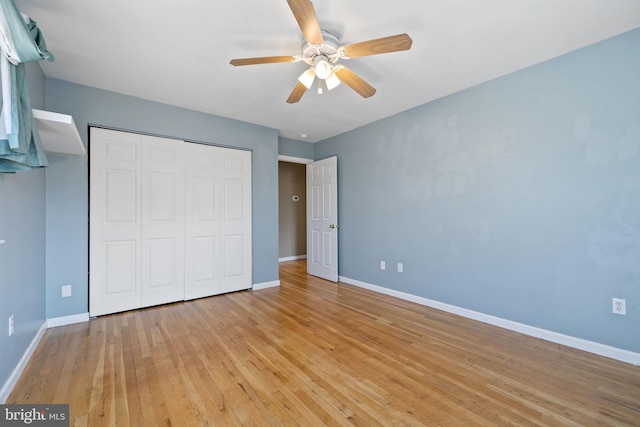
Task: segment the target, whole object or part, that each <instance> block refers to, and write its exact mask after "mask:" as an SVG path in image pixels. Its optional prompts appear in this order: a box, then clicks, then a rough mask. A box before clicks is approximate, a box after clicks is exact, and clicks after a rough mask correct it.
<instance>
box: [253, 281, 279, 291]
mask: <svg viewBox="0 0 640 427" xmlns="http://www.w3.org/2000/svg"><path fill="white" fill-rule="evenodd" d="M276 286H280V280H273V281H271V282H262V283H255V284H254V285H253V287H252V288H251V289H252V290H254V291H259V290H261V289H267V288H274V287H276Z"/></svg>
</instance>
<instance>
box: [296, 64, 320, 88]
mask: <svg viewBox="0 0 640 427" xmlns="http://www.w3.org/2000/svg"><path fill="white" fill-rule="evenodd" d="M315 78H316V72H315V70H314V69H313V68H312V67H309V68H308V69H307V70H306V71H305V72H304V73H302V74H301V75H300V77H298V81H299V82H300V83H302V84H303V85H304V86H305V87H306V88H307V89H309V88H311V85H312V84H313V79H315Z"/></svg>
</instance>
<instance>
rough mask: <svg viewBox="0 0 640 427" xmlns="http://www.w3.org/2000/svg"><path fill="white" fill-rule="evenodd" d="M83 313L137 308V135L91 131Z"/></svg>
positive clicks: (139, 214)
mask: <svg viewBox="0 0 640 427" xmlns="http://www.w3.org/2000/svg"><path fill="white" fill-rule="evenodd" d="M89 168H90V176H91V187H90V192H91V197H90V201H89V209H90V224H89V233H90V237H91V239H90V244H89V271H90V279H91V281H90V284H91V289H90V292H89V314H90V315H91V316H99V315H102V314H107V313H115V312H119V311H125V310H131V309H134V308H138V307H140V298H141V265H140V260H141V252H142V245H141V234H140V224H141V222H140V221H141V203H140V192H141V179H140V177H141V162H140V136H139V135H134V134H127V133H122V132H115V131H110V130H105V129H98V128H91V157H90V165H89Z"/></svg>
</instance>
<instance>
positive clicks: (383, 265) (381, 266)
mask: <svg viewBox="0 0 640 427" xmlns="http://www.w3.org/2000/svg"><path fill="white" fill-rule="evenodd" d="M386 268H387V264H386V263H385V262H384V261H380V270H385V269H386Z"/></svg>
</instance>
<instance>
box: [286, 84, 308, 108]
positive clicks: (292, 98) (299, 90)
mask: <svg viewBox="0 0 640 427" xmlns="http://www.w3.org/2000/svg"><path fill="white" fill-rule="evenodd" d="M306 91H307V87H306V86H305V85H303V84H302V83H300V82H298V83H296V87H294V88H293V90H292V91H291V95H289V98H287V103H288V104H295V103H296V102H298V101H300V98H302V95H304V93H305V92H306Z"/></svg>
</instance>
